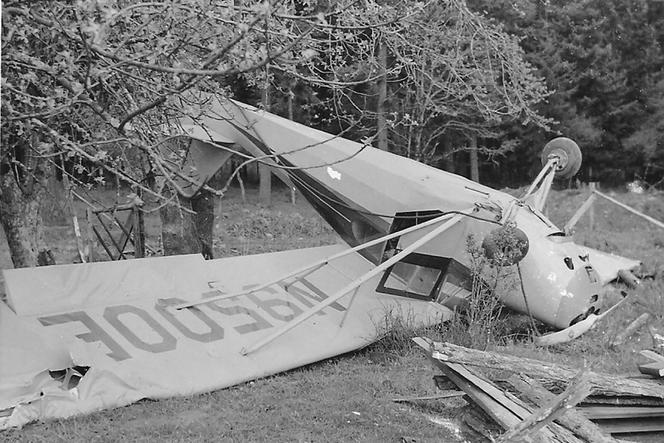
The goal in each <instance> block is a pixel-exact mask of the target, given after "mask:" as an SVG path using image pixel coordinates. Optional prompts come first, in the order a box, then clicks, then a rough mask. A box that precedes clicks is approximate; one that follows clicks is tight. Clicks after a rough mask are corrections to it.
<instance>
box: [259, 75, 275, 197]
mask: <svg viewBox="0 0 664 443" xmlns="http://www.w3.org/2000/svg"><path fill="white" fill-rule="evenodd" d="M268 70H269V66H266V67H265V88H264V89H263V96H262V99H261V101H262V103H263V108H264V109H265V110H266V111H268V112H269V111H270V80H269V79H270V77H269V71H268ZM258 177H259V185H258V199H259V200H260V202H261V203H262V204H264V205H266V206H269V205H270V204H272V173H271V172H270V168H269V167H268V166H267V165H265V164H264V163H259V164H258Z"/></svg>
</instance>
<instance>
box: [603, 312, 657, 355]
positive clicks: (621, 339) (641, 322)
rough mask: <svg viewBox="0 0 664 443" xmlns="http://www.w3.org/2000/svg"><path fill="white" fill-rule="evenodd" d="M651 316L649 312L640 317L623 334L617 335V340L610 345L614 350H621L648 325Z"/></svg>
mask: <svg viewBox="0 0 664 443" xmlns="http://www.w3.org/2000/svg"><path fill="white" fill-rule="evenodd" d="M650 319H651V316H650V314H648V313H647V312H645V313H643V314H641V315H639V316H638V317H637V318H636V319H635V320H634V321H633V322H631V323H630V324H629V325H628V326H627V327H626V328H625V329H624V330H623V331H622V332H620V333H619V334H618V335H616V338H614V339H613V341H612V342H611V344H610V347H612V348H619V347H621V346H622V345H624V344H625V342H626V341H627V339H628V338H630V337H631V336H632V335H634V333H636V332H637V331H638V330H639V329H641V328H642V327H643V326H645V325H646V324H648V322H649V321H650Z"/></svg>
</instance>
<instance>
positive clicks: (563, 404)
mask: <svg viewBox="0 0 664 443" xmlns="http://www.w3.org/2000/svg"><path fill="white" fill-rule="evenodd" d="M590 389H591V388H590V380H589V379H588V374H587V373H585V372H581V373H579V375H578V376H576V377H575V378H574V379H573V380H572V381H571V382H570V384H569V385H568V386H567V389H565V391H564V392H563V393H561V394H560V395H558V396H557V397H555V398H553V399H551V400H550V401H548V402H547V403H546V404H544V405H542V406H541V407H540V409H538V410H537V411H535V412H533V413H532V414H531V415H530V416H529V417H528V418H526V419H525V420H524V421H522V422H521V423H520V424H519V425H517V426H515V427H514V428H512V429H510V430H509V431H507V432H506V433H505V434H503V435H501V436H500V439H498V441H499V442H510V441H517V440H527V439H529V438H531V437H532V436H533V435H534V433H535V432H538V431H539V430H540V429H542V428H543V427H545V426H547V425H548V424H549V423H551V422H552V421H553V420H555V419H557V418H558V417H560V416H562V415H563V414H564V413H565V412H566V411H567V410H568V409H570V408H573V407H574V406H575V405H576V404H577V403H579V402H580V401H581V400H583V399H584V398H586V397H587V396H588V395H589V394H590Z"/></svg>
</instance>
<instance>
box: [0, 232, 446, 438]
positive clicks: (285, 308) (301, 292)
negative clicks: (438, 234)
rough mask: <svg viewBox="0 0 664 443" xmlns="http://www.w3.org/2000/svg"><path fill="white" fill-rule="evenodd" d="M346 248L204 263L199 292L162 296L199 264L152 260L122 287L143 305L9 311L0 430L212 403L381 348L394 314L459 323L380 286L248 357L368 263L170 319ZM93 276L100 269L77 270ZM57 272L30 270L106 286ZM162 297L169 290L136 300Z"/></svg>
mask: <svg viewBox="0 0 664 443" xmlns="http://www.w3.org/2000/svg"><path fill="white" fill-rule="evenodd" d="M342 249H344V246H340V245H337V246H329V247H322V248H312V249H305V250H299V251H289V252H281V253H273V254H263V255H256V256H246V257H236V258H225V259H219V260H211V261H208V262H204V261H202V260H201V261H200V262H199V263H198V264H196V268H197V269H198V271H197V272H194V273H191V275H189V277H188V279H187V281H188V284H189V287H185V286H183V285H180V286H178V287H177V288H174V289H171V290H168V291H161V288H162V285H163V282H169V281H171V278H172V276H173V275H180V276H181V274H182V272H183V271H186V272H188V271H191V270H192V267H190V266H188V263H189V262H190V259H185V260H184V262H185V266H181V264H182V262H183V261H182V260H180V261H179V260H177V259H174V260H168V259H164V258H158V259H150V258H148V259H143V260H140V262H141V266H142V269H143V270H145V269H147V268H152V269H151V272H145V273H144V279H143V280H142V281H141V282H140V287H139V288H132V287H131V285H133V284H135V283H137V281H136V280H134V279H133V278H132V276H131V275H130V274H128V278H129V280H128V282H124V283H123V282H118V284H117V285H116V286H117V287H122V288H125V289H127V290H129V291H130V292H133V293H135V294H136V295H135V296H132V297H130V298H123V296H122V294H121V293H120V295H117V296H115V297H111V298H109V299H108V300H107V301H106V302H101V300H99V298H98V297H97V296H96V295H92V296H90V297H88V298H87V299H86V302H85V303H84V304H81V303H79V301H78V300H75V301H74V302H72V303H71V304H69V305H67V306H66V305H65V304H64V303H63V302H62V300H60V298H59V297H56V298H54V299H53V300H52V302H53V304H49V299H48V297H42V298H40V305H41V306H40V308H39V309H38V310H37V309H34V310H31V311H29V312H26V311H24V313H23V314H22V315H17V314H16V313H15V312H14V311H12V310H11V309H9V308H8V307H7V306H5V305H3V306H0V327H1V329H0V330H1V331H2V332H3V333H2V334H0V352H1V354H0V357H1V358H0V429H2V428H6V427H10V426H20V425H22V424H25V423H27V422H29V421H32V420H37V419H47V418H61V417H68V416H71V415H77V414H84V413H89V412H93V411H96V410H100V409H105V408H109V407H118V406H123V405H126V404H129V403H132V402H134V401H137V400H139V399H141V398H162V397H171V396H176V395H191V394H194V393H200V392H208V391H211V390H215V389H219V388H223V387H228V386H232V385H235V384H237V383H241V382H245V381H249V380H253V379H256V378H259V377H264V376H267V375H271V374H275V373H278V372H281V371H284V370H288V369H292V368H295V367H299V366H302V365H305V364H308V363H312V362H315V361H318V360H322V359H325V358H329V357H332V356H335V355H339V354H342V353H345V352H348V351H352V350H355V349H358V348H361V347H363V346H365V345H367V344H369V343H371V342H372V341H374V340H375V339H376V337H377V336H378V335H380V332H381V328H382V327H384V325H385V317H386V315H402V316H405V317H406V318H408V319H409V321H411V322H413V323H414V324H415V323H419V324H431V323H434V322H440V321H445V320H447V319H449V318H450V316H451V311H449V310H448V309H446V308H444V307H443V306H441V305H438V304H436V303H432V302H424V301H418V300H414V299H409V298H405V297H398V296H387V295H385V294H376V293H375V291H374V289H375V287H376V286H377V284H378V281H377V280H378V278H375V279H373V280H370V281H368V282H367V283H365V284H364V285H362V286H361V287H360V288H359V290H358V292H357V293H356V294H355V295H353V293H349V294H348V295H347V296H346V297H344V298H342V299H340V300H339V301H338V302H336V303H333V304H332V305H330V306H329V307H328V308H326V309H324V310H322V311H321V312H320V313H318V314H317V315H314V316H313V317H312V318H310V319H309V320H307V321H305V322H304V323H303V324H301V325H299V326H298V327H297V328H295V329H293V330H292V331H289V332H288V333H286V334H284V335H283V336H281V337H279V338H277V339H276V340H274V341H273V342H271V343H269V344H268V345H266V346H264V347H263V348H261V349H259V350H257V351H255V352H253V353H250V354H248V355H243V354H242V351H243V349H244V348H246V347H248V346H251V345H252V344H254V343H256V342H257V341H258V340H260V339H261V338H263V337H265V336H266V335H269V334H271V333H272V332H273V331H274V330H275V328H277V327H279V326H281V325H283V324H285V323H287V322H288V321H290V320H291V319H293V318H294V317H295V316H297V315H299V314H300V313H302V312H303V311H305V310H306V309H308V308H309V307H311V306H314V305H316V304H317V303H319V302H320V301H321V300H324V299H325V298H326V297H327V294H331V293H334V292H335V291H337V290H338V289H339V288H341V287H343V285H345V284H347V283H348V282H350V281H352V280H354V279H355V278H357V277H358V276H360V275H362V274H363V273H365V272H366V270H367V269H370V268H371V267H372V264H371V263H370V262H368V261H366V260H365V259H364V258H362V257H361V256H359V255H358V254H351V255H348V256H346V257H343V258H341V259H338V260H335V261H334V262H333V263H332V264H331V265H330V266H326V267H323V268H321V269H319V270H317V271H315V272H313V273H311V274H309V275H307V276H306V278H305V279H298V280H289V281H286V282H282V283H281V284H278V285H274V286H270V287H268V288H266V289H264V290H261V291H257V292H255V293H253V294H249V295H245V296H238V297H235V298H231V299H226V300H220V301H215V302H209V303H206V304H202V305H199V306H198V307H196V308H191V309H183V310H180V311H177V310H173V309H169V308H168V305H173V304H177V303H179V302H184V301H188V300H190V301H194V300H200V299H201V298H207V297H211V296H214V295H218V294H219V293H220V292H228V291H235V290H239V289H242V288H246V287H248V286H252V285H253V286H256V285H258V284H260V283H262V282H267V281H269V279H270V278H274V277H278V276H280V275H285V274H287V273H288V272H290V271H292V270H294V269H297V268H299V267H301V266H303V265H304V264H307V263H311V262H312V261H316V260H320V259H322V258H324V257H328V256H330V255H331V254H333V253H336V252H338V251H340V250H342ZM136 262H139V260H131V261H127V262H108V263H104V264H103V265H104V269H105V271H106V272H107V273H108V274H109V275H113V276H115V277H117V276H119V275H121V274H122V271H121V270H120V269H122V268H123V265H124V264H125V263H136ZM93 265H98V264H79V265H74V266H75V267H78V268H89V267H90V266H93ZM116 268H117V269H116ZM180 268H182V269H180ZM53 269H55V271H54V270H53ZM53 269H50V270H48V268H35V269H32V270H31V271H32V277H33V279H34V280H39V281H41V282H42V283H45V282H47V281H48V280H51V281H52V282H62V281H63V278H66V277H67V276H75V277H76V283H77V285H81V286H83V287H91V286H90V285H89V283H90V282H87V281H86V278H83V277H81V275H85V276H88V277H89V278H91V279H92V280H96V279H98V278H99V275H98V274H97V273H96V272H85V273H72V272H69V271H68V270H67V269H66V267H54V268H53ZM15 273H21V270H13V271H6V272H5V275H6V276H7V277H9V278H8V279H7V284H8V285H9V289H10V291H11V292H12V294H13V297H14V300H15V301H17V300H19V299H21V300H20V301H18V302H17V304H18V305H19V306H22V305H23V300H22V299H23V298H27V299H29V298H30V297H31V296H32V295H33V294H31V293H30V292H29V291H27V289H29V288H28V286H27V285H22V284H21V285H18V286H13V284H14V283H15V282H16V281H17V280H16V279H15V278H13V277H14V275H13V274H15ZM152 286H153V287H154V288H159V289H160V290H155V291H148V290H138V291H136V289H143V288H149V287H152ZM103 292H105V291H103ZM5 328H10V329H11V330H12V332H8V331H5ZM28 347H29V350H28ZM76 367H78V368H79V369H80V367H83V368H89V369H88V370H87V372H85V374H84V375H83V377H82V378H80V381H79V383H78V385H76V386H72V387H71V388H70V387H69V386H68V387H64V385H63V381H62V380H56V379H54V378H53V377H52V376H51V375H49V374H50V373H49V372H48V370H51V371H54V370H65V369H68V368H74V369H75V368H76ZM66 372H67V373H69V372H71V369H69V371H66ZM42 393H43V395H42ZM3 409H5V410H4V411H3Z"/></svg>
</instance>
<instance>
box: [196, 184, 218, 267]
mask: <svg viewBox="0 0 664 443" xmlns="http://www.w3.org/2000/svg"><path fill="white" fill-rule="evenodd" d="M191 209H193V210H194V211H196V215H195V217H194V221H195V223H196V231H197V232H198V241H199V243H200V246H201V254H203V257H205V259H206V260H209V259H211V258H214V252H213V249H212V246H213V244H212V240H213V238H214V195H213V194H212V193H211V192H210V191H206V190H205V189H201V190H200V191H198V193H197V194H196V195H195V196H194V197H192V199H191Z"/></svg>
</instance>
